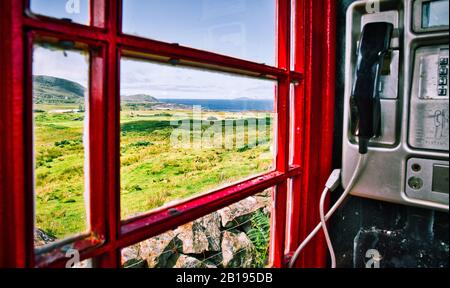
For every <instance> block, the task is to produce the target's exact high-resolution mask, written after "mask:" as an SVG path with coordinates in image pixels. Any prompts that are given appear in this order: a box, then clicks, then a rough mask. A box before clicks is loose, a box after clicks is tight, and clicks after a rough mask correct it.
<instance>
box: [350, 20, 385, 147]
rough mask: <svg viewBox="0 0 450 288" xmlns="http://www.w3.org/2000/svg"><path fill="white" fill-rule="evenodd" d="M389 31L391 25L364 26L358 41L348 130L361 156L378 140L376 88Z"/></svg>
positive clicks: (375, 24) (378, 121)
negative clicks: (353, 135) (374, 139)
mask: <svg viewBox="0 0 450 288" xmlns="http://www.w3.org/2000/svg"><path fill="white" fill-rule="evenodd" d="M393 29H394V26H393V25H392V24H391V23H385V22H375V23H368V24H366V25H365V26H364V28H363V31H362V34H361V37H360V41H359V47H358V58H357V63H356V72H355V82H354V85H353V90H352V95H351V98H350V107H351V119H352V121H351V130H352V132H353V133H354V134H355V135H357V136H358V141H359V153H361V154H366V153H367V146H368V143H369V140H370V139H371V138H372V137H375V136H380V127H381V104H380V97H379V90H378V86H379V82H380V71H381V67H382V66H383V60H384V58H385V56H386V53H387V52H388V50H389V45H390V42H391V37H392V31H393Z"/></svg>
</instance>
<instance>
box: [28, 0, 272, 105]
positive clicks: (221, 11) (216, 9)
mask: <svg viewBox="0 0 450 288" xmlns="http://www.w3.org/2000/svg"><path fill="white" fill-rule="evenodd" d="M68 1H77V0H32V1H31V10H32V11H33V12H35V13H39V14H45V15H49V16H52V17H56V18H71V19H73V21H74V22H78V23H88V21H89V18H88V15H89V5H88V2H89V1H88V0H79V1H80V2H79V4H80V5H79V12H80V13H76V12H77V11H75V13H68V12H67V10H66V4H67V2H68ZM70 7H72V8H73V7H76V6H70ZM70 7H69V8H70ZM72 12H74V11H72ZM122 25H123V31H124V32H125V33H128V34H134V35H139V36H142V37H147V38H151V39H155V40H160V41H164V42H169V43H175V42H176V43H179V44H180V45H185V46H190V47H193V48H198V49H202V50H208V51H213V52H216V53H220V54H224V55H229V56H234V57H238V58H243V59H247V60H251V61H255V62H258V63H266V64H269V65H275V0H124V5H123V24H122ZM75 58H77V57H74V56H73V55H72V57H65V56H64V55H63V53H62V51H50V50H48V49H37V50H36V51H35V62H36V61H37V60H36V59H39V60H38V61H39V65H34V67H35V70H34V74H36V75H51V76H55V77H61V78H66V79H69V80H72V81H76V82H78V83H80V84H82V85H84V84H85V83H87V78H86V77H87V71H86V72H83V70H85V69H86V65H85V64H83V65H81V64H80V63H81V62H80V61H79V59H77V60H74V59H75ZM121 65H122V67H121V68H122V73H121V77H122V79H121V93H122V94H124V95H131V94H137V93H145V94H149V95H153V96H155V97H159V98H237V97H250V98H256V99H273V97H274V95H273V93H274V89H273V87H274V83H273V82H272V81H263V80H257V79H250V78H243V77H236V76H230V75H226V74H221V73H210V72H203V71H198V70H194V69H178V68H174V67H171V66H162V65H155V64H151V63H143V62H136V61H129V60H123V61H121ZM67 67H71V68H70V69H67Z"/></svg>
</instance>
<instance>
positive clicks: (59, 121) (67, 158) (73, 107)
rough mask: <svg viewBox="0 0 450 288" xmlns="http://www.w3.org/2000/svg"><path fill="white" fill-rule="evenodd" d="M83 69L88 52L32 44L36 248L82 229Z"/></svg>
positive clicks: (85, 73) (85, 83)
mask: <svg viewBox="0 0 450 288" xmlns="http://www.w3.org/2000/svg"><path fill="white" fill-rule="evenodd" d="M88 70H89V69H88V56H87V53H82V52H79V51H67V50H66V51H63V50H58V49H55V48H53V47H52V46H49V45H45V46H44V45H43V46H39V45H35V46H34V51H33V106H34V107H33V115H34V163H35V170H34V171H35V194H36V196H35V197H36V211H35V214H36V215H35V217H36V223H35V225H36V235H37V236H38V237H37V239H36V237H35V245H36V246H41V245H45V244H48V243H49V242H53V241H56V240H57V239H61V238H66V237H68V236H71V235H74V234H78V233H81V232H85V231H86V230H87V220H86V219H87V217H86V213H87V212H86V203H85V201H86V200H87V199H86V198H85V195H84V193H85V191H88V189H87V188H86V185H87V181H86V179H87V176H86V172H87V171H85V169H84V165H85V162H87V152H86V148H87V135H88V133H87V128H88V126H87V123H88V119H87V116H88V113H87V112H86V110H87V108H88V107H87V103H88V101H87V99H88V98H87V97H88V90H87V87H88ZM36 235H35V236H36Z"/></svg>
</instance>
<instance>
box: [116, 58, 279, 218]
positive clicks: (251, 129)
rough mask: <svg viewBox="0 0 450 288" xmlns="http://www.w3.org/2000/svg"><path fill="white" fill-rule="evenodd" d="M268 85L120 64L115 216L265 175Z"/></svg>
mask: <svg viewBox="0 0 450 288" xmlns="http://www.w3.org/2000/svg"><path fill="white" fill-rule="evenodd" d="M274 91H275V82H274V81H269V80H260V79H254V78H247V77H241V76H234V75H229V74H222V73H217V72H208V71H202V70H197V69H191V68H181V67H174V66H168V65H162V64H155V63H151V62H142V61H136V60H131V59H122V61H121V95H122V96H121V141H120V148H121V212H122V217H130V216H134V215H137V214H140V213H142V212H146V211H148V210H150V209H153V208H156V207H160V206H162V205H164V204H167V203H168V202H171V201H174V200H178V199H184V198H187V197H190V196H193V195H195V194H198V193H201V192H206V191H208V190H211V189H213V188H217V187H218V186H223V185H225V184H230V183H232V182H236V181H237V180H241V179H244V178H247V177H249V176H252V175H256V174H260V173H262V172H266V171H269V170H272V162H273V153H272V138H273V132H272V128H273V127H274V126H275V125H273V123H272V122H273V119H274V116H273V109H274V106H273V105H274Z"/></svg>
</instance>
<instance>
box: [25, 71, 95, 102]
mask: <svg viewBox="0 0 450 288" xmlns="http://www.w3.org/2000/svg"><path fill="white" fill-rule="evenodd" d="M85 91H86V88H84V87H83V86H81V85H80V84H78V83H75V82H73V81H70V80H67V79H61V78H56V77H51V76H34V77H33V100H34V103H36V104H81V103H83V102H84V93H85Z"/></svg>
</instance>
